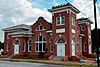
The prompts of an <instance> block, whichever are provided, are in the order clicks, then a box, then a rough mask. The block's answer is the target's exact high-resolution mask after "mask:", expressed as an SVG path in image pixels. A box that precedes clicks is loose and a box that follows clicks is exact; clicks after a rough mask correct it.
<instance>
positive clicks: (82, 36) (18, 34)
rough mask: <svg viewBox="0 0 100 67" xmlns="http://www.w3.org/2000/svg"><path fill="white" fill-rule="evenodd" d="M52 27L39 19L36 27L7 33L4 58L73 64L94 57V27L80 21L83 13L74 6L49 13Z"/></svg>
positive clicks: (20, 27)
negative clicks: (83, 57)
mask: <svg viewBox="0 0 100 67" xmlns="http://www.w3.org/2000/svg"><path fill="white" fill-rule="evenodd" d="M49 11H50V12H51V13H52V23H50V22H48V21H46V20H45V19H44V18H43V17H39V18H38V19H37V21H36V22H35V23H34V24H33V25H30V26H29V25H25V24H21V25H16V26H12V27H9V28H5V29H3V31H4V57H14V58H23V57H30V58H39V56H42V55H43V57H44V58H48V59H53V58H55V57H61V59H64V60H69V58H72V57H80V56H87V55H89V54H91V46H92V42H91V24H92V23H93V22H92V21H91V20H89V19H88V18H80V19H76V18H77V16H76V15H77V14H78V13H80V11H79V10H78V9H77V8H75V7H74V6H73V5H71V4H70V3H67V4H64V5H58V6H54V7H52V9H49Z"/></svg>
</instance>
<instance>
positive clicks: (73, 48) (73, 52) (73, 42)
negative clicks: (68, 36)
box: [72, 39, 76, 56]
mask: <svg viewBox="0 0 100 67" xmlns="http://www.w3.org/2000/svg"><path fill="white" fill-rule="evenodd" d="M75 45H76V41H75V39H72V56H75Z"/></svg>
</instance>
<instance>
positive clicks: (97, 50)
mask: <svg viewBox="0 0 100 67" xmlns="http://www.w3.org/2000/svg"><path fill="white" fill-rule="evenodd" d="M96 1H97V0H93V5H94V20H95V30H96V32H95V33H96V54H97V65H98V67H99V42H98V29H97V16H96Z"/></svg>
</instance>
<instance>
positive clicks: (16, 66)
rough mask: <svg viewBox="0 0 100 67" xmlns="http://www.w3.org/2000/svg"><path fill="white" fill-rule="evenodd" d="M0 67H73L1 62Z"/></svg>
mask: <svg viewBox="0 0 100 67" xmlns="http://www.w3.org/2000/svg"><path fill="white" fill-rule="evenodd" d="M0 67H72V66H63V65H52V64H42V63H30V62H11V61H0Z"/></svg>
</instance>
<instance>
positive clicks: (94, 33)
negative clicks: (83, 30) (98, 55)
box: [92, 29, 100, 53]
mask: <svg viewBox="0 0 100 67" xmlns="http://www.w3.org/2000/svg"><path fill="white" fill-rule="evenodd" d="M96 32H98V43H99V44H100V35H99V34H100V29H98V30H97V31H96V30H95V29H94V30H92V52H93V53H94V52H96V47H97V43H96V42H97V41H96ZM99 48H100V45H99Z"/></svg>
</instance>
